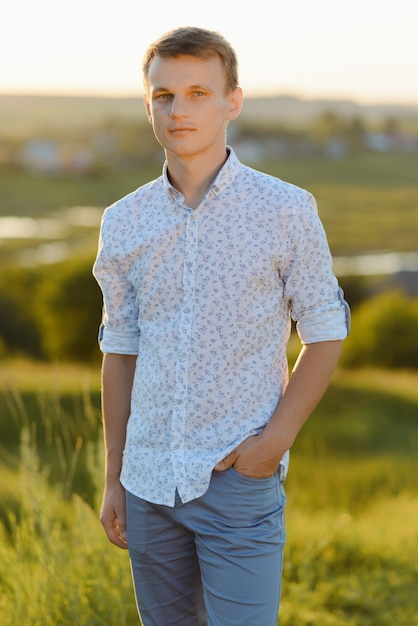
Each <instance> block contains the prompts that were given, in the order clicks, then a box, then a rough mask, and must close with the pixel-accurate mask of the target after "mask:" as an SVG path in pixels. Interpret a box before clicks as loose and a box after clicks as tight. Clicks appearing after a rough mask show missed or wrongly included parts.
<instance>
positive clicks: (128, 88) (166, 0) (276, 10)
mask: <svg viewBox="0 0 418 626" xmlns="http://www.w3.org/2000/svg"><path fill="white" fill-rule="evenodd" d="M1 22H2V28H1V31H2V32H1V37H0V93H41V94H45V93H49V94H76V95H78V94H88V95H96V94H97V95H115V96H125V95H136V94H139V95H140V94H141V93H142V79H141V69H140V68H141V60H142V56H143V54H144V51H145V49H146V47H147V46H148V44H149V43H151V42H152V41H153V40H154V39H156V38H157V37H159V36H160V35H161V34H162V33H164V32H166V31H168V30H170V29H172V28H176V27H178V26H188V25H194V26H202V27H205V28H209V29H211V30H217V31H219V32H221V33H222V34H223V35H224V36H225V37H226V38H227V39H228V40H229V42H230V43H231V44H232V45H233V47H234V48H235V50H236V52H237V55H238V59H239V68H240V83H241V86H242V87H243V89H244V93H245V94H246V95H249V96H252V95H276V94H289V95H295V96H299V97H306V98H318V97H319V98H328V97H330V98H339V99H351V100H356V101H358V102H363V103H401V104H412V105H417V106H418V40H417V26H418V1H417V0H396V1H389V0H350V2H339V1H338V0H286V1H284V0H249V2H245V1H243V0H237V1H236V2H234V1H233V0H155V1H153V0H113V1H112V2H110V1H109V0H71V2H67V3H62V2H58V1H57V0H35V1H34V0H2V9H1Z"/></svg>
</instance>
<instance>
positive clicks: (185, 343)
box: [171, 213, 198, 493]
mask: <svg viewBox="0 0 418 626" xmlns="http://www.w3.org/2000/svg"><path fill="white" fill-rule="evenodd" d="M195 218H196V215H195V213H192V214H191V215H190V217H189V218H188V220H187V224H186V238H185V249H184V263H183V306H182V311H181V316H180V325H179V335H178V346H177V350H178V351H177V362H176V389H175V403H174V407H173V421H172V431H171V451H172V462H173V468H174V474H175V478H176V485H177V488H178V490H179V492H180V493H181V491H182V487H183V486H184V487H186V485H185V481H186V475H187V471H186V467H185V458H184V453H185V435H186V432H187V393H188V379H189V358H188V357H189V344H190V335H191V329H192V324H193V307H194V298H195V271H196V255H197V242H198V220H197V219H195ZM186 488H187V487H186Z"/></svg>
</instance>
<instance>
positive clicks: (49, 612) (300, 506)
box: [0, 362, 418, 626]
mask: <svg viewBox="0 0 418 626" xmlns="http://www.w3.org/2000/svg"><path fill="white" fill-rule="evenodd" d="M417 383H418V374H416V373H411V372H385V371H377V370H368V371H357V372H351V371H350V372H346V371H343V370H341V371H338V372H337V374H336V376H335V378H334V381H333V383H332V385H331V387H330V389H329V390H328V392H327V394H326V396H325V398H324V399H323V401H322V402H321V404H320V406H319V407H318V409H317V410H316V411H315V414H314V415H313V416H312V417H311V419H310V420H309V421H308V423H307V424H306V426H305V428H304V429H303V431H302V433H301V434H300V437H299V438H298V440H297V442H296V444H295V446H294V448H293V451H292V461H291V470H290V474H289V477H288V480H287V483H286V490H287V494H288V506H287V529H288V543H287V548H286V553H285V562H284V580H283V594H282V608H281V617H280V626H324V625H325V626H328V625H329V626H340V625H341V626H343V625H347V624H348V625H350V626H386V625H387V626H389V625H391V626H392V624H396V625H397V626H411V625H412V624H413V623H414V620H415V619H416V614H417V608H418V606H417V601H416V588H417V584H418V566H417V564H416V559H415V550H416V545H417V541H418V525H417V523H416V519H417V514H418V486H417V482H416V475H417V472H418V458H417V456H416V448H417V443H418V436H417V434H416V433H417V429H416V420H417V415H418V412H417V405H418V391H417V390H418V384H417ZM98 394H99V383H98V373H95V372H90V371H89V370H86V369H84V368H76V367H73V366H60V367H58V366H53V367H48V366H46V365H44V366H42V367H39V368H38V366H37V365H36V366H34V365H33V364H32V365H31V364H29V363H27V362H18V363H9V364H3V366H2V367H1V368H0V402H1V403H2V406H1V407H0V415H1V420H0V428H1V441H2V450H1V452H2V457H1V458H2V462H1V463H0V476H1V481H0V502H1V505H0V535H1V537H0V623H1V624H4V626H18V625H19V626H20V624H25V626H38V625H39V626H57V625H62V626H70V625H73V624H80V625H81V624H82V625H86V624H88V625H89V626H93V625H96V624H97V625H103V626H104V625H106V626H134V624H138V619H137V617H136V610H135V605H134V598H133V592H132V585H131V579H130V572H129V564H128V559H127V554H126V553H125V552H121V551H119V550H118V549H116V548H114V547H113V546H111V545H109V544H108V542H107V539H106V538H105V535H104V533H103V531H102V529H101V527H100V523H99V521H98V508H99V500H100V496H101V490H102V472H103V467H102V463H103V459H102V444H101V433H100V424H99V406H98V403H99V396H98ZM254 626H259V625H254Z"/></svg>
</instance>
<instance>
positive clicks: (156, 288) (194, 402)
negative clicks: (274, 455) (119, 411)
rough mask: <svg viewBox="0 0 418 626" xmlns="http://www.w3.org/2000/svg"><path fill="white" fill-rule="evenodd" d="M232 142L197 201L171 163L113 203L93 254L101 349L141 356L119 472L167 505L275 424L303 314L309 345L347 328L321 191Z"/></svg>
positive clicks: (199, 491)
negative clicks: (179, 183) (241, 156)
mask: <svg viewBox="0 0 418 626" xmlns="http://www.w3.org/2000/svg"><path fill="white" fill-rule="evenodd" d="M228 150H229V157H228V159H227V161H226V162H225V164H224V166H223V167H222V169H221V170H220V172H219V174H218V175H217V177H216V179H215V181H214V182H213V184H212V185H211V186H210V188H209V189H208V191H207V193H206V195H205V197H204V199H203V201H202V202H201V204H200V205H199V207H198V208H196V209H191V208H189V207H188V206H186V205H185V203H184V198H183V196H182V194H181V193H180V192H179V191H177V190H176V189H175V188H174V187H173V186H172V185H171V184H170V182H169V179H168V176H167V165H166V164H165V165H164V168H163V173H162V176H160V177H159V178H158V179H156V180H154V181H152V182H150V183H148V184H146V185H144V186H142V187H140V188H139V189H137V190H136V191H134V192H133V193H130V194H129V195H127V196H126V197H125V198H123V199H122V200H120V201H118V202H116V203H115V204H114V205H112V206H111V207H109V208H108V209H107V210H106V211H105V213H104V216H103V221H102V226H101V233H100V244H99V251H98V255H97V259H96V262H95V265H94V275H95V277H96V279H97V281H98V282H99V284H100V287H101V289H102V292H103V299H104V307H103V320H102V325H101V329H100V346H101V350H102V351H103V352H104V353H118V354H132V355H138V357H137V362H136V372H135V378H134V384H133V389H132V396H131V414H130V418H129V421H128V426H127V437H126V445H125V450H124V457H123V468H122V473H121V481H122V483H123V485H124V486H125V487H126V489H127V490H129V491H130V492H131V493H133V494H135V495H137V496H139V497H141V498H143V499H145V500H148V501H150V502H155V503H159V504H164V505H168V506H174V501H175V494H176V491H177V492H178V494H179V496H180V498H181V500H182V501H183V502H188V501H190V500H192V499H194V498H198V497H200V496H201V495H203V494H204V492H205V491H206V490H207V488H208V485H209V481H210V477H211V474H212V471H213V467H214V466H215V465H216V463H217V462H218V461H220V460H221V459H223V458H224V457H225V456H226V455H227V454H228V453H229V452H231V451H232V450H233V449H234V448H235V447H236V446H237V445H238V444H239V443H241V442H242V441H243V440H244V439H246V438H247V437H249V436H251V435H254V434H257V433H259V432H260V431H262V429H263V428H264V426H265V425H266V423H267V422H268V421H269V419H270V417H271V415H272V414H273V412H274V410H275V408H276V406H277V404H278V402H280V398H281V396H282V394H283V392H284V390H285V388H286V384H287V380H288V368H287V359H286V346H287V341H288V338H289V334H290V328H291V318H293V319H294V320H295V321H296V325H297V331H298V333H299V336H300V339H301V341H302V342H304V343H313V342H320V341H327V340H338V339H344V338H345V337H346V335H347V332H348V306H347V304H346V303H345V301H344V299H343V297H342V292H341V290H340V289H339V286H338V283H337V280H336V278H335V276H334V274H333V272H332V261H331V255H330V252H329V248H328V244H327V240H326V236H325V233H324V230H323V227H322V225H321V222H320V220H319V218H318V214H317V209H316V203H315V200H314V198H313V197H312V195H311V194H309V193H308V192H307V191H305V190H303V189H300V188H298V187H295V186H294V185H291V184H288V183H285V182H283V181H281V180H279V179H278V178H275V177H273V176H269V175H266V174H264V173H261V172H259V171H256V170H253V169H251V168H249V167H247V166H245V165H243V164H241V163H240V161H239V160H238V158H237V157H236V155H235V153H234V151H233V150H232V149H230V148H228ZM287 457H288V455H287V454H286V455H285V457H284V458H283V460H282V464H283V466H284V467H285V468H286V465H287Z"/></svg>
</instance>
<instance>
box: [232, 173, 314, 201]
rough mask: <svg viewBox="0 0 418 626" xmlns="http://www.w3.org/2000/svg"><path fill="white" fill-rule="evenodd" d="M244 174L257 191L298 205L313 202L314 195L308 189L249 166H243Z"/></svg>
mask: <svg viewBox="0 0 418 626" xmlns="http://www.w3.org/2000/svg"><path fill="white" fill-rule="evenodd" d="M242 173H243V176H244V177H246V178H247V180H248V182H250V183H252V184H253V185H254V189H255V190H259V191H263V192H264V193H269V194H273V196H276V197H279V198H282V199H287V200H292V201H294V202H297V203H299V202H304V201H307V200H308V201H311V199H312V194H311V192H310V191H308V190H307V189H304V188H303V187H299V186H298V185H295V184H294V183H290V182H287V181H285V180H283V179H281V178H279V177H278V176H275V175H273V174H268V173H267V172H263V171H261V170H256V169H254V168H252V167H249V166H247V165H243V169H242Z"/></svg>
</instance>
